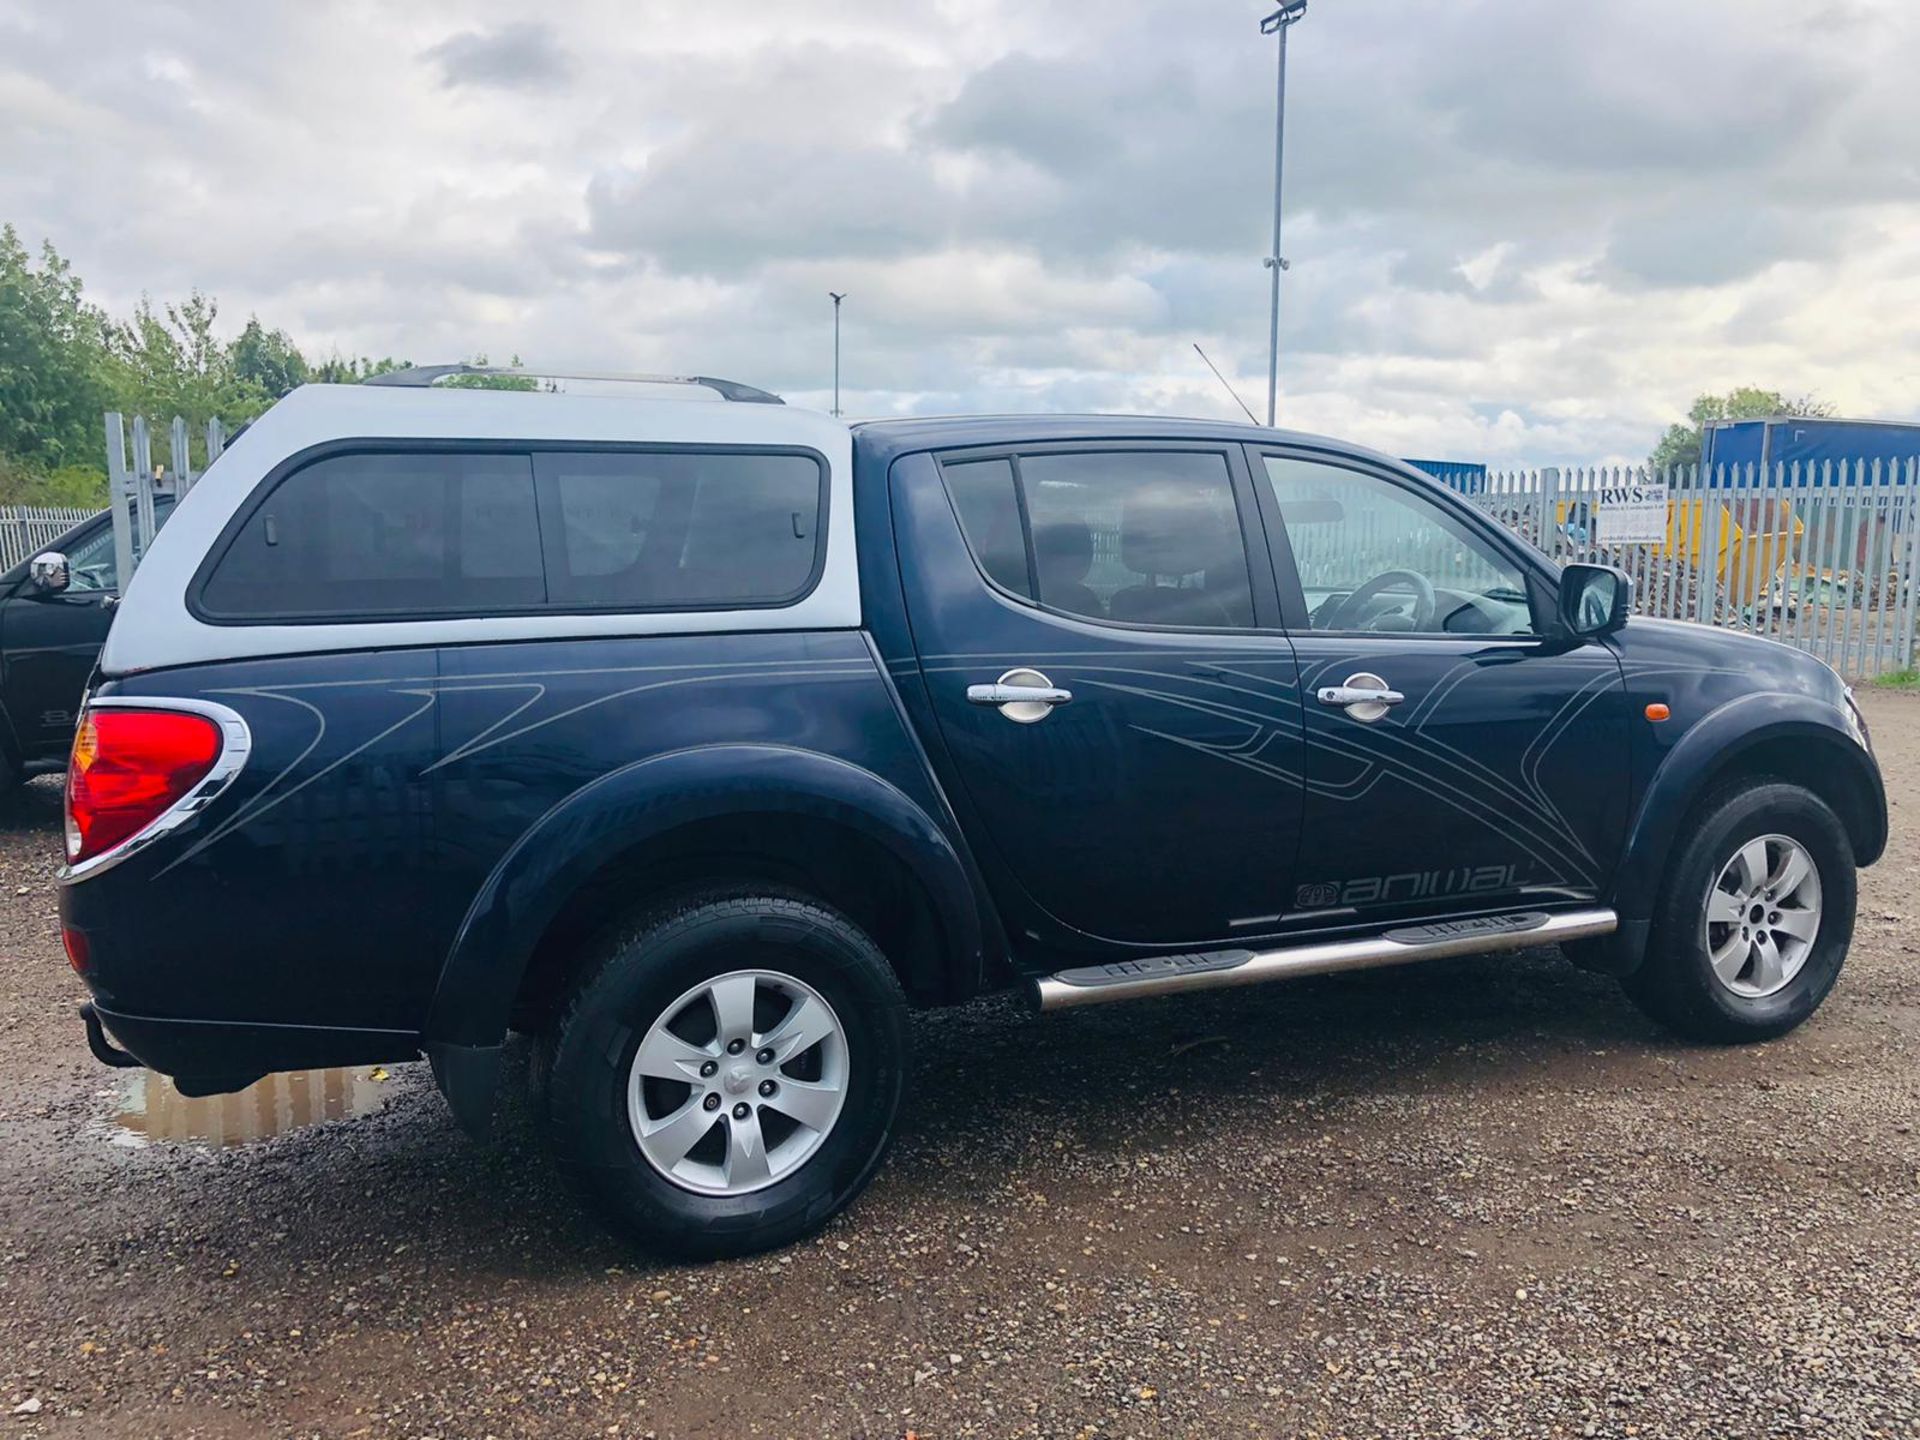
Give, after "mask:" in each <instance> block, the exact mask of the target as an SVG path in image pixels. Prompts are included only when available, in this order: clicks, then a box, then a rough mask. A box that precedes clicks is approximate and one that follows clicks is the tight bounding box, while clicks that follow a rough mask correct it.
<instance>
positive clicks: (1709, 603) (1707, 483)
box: [1695, 468, 1726, 625]
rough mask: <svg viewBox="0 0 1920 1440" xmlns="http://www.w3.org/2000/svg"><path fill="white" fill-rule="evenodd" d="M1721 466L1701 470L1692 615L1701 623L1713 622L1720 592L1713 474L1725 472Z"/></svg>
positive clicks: (1709, 623) (1718, 538) (1719, 518)
mask: <svg viewBox="0 0 1920 1440" xmlns="http://www.w3.org/2000/svg"><path fill="white" fill-rule="evenodd" d="M1725 473H1726V472H1725V471H1724V470H1721V469H1718V468H1716V469H1715V470H1714V471H1713V472H1712V474H1704V473H1703V474H1702V476H1701V481H1702V484H1701V487H1700V564H1699V570H1700V598H1699V604H1700V612H1699V614H1698V615H1697V616H1696V617H1695V618H1697V619H1698V620H1699V621H1700V623H1701V624H1702V625H1711V624H1712V623H1713V614H1714V607H1715V603H1716V601H1717V600H1718V599H1719V593H1720V521H1721V513H1720V502H1719V500H1717V499H1716V498H1715V496H1714V492H1715V490H1716V489H1717V488H1718V487H1716V486H1715V484H1714V477H1715V476H1720V475H1724V474H1725Z"/></svg>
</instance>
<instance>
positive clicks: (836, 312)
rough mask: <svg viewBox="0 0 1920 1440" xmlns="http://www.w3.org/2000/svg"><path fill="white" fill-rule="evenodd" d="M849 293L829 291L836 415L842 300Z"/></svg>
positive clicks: (838, 388)
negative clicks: (831, 303) (831, 299)
mask: <svg viewBox="0 0 1920 1440" xmlns="http://www.w3.org/2000/svg"><path fill="white" fill-rule="evenodd" d="M847 293H848V292H847V291H845V290H842V291H840V292H839V293H838V294H834V292H833V291H831V290H829V291H828V292H827V294H828V295H830V296H832V297H833V413H834V414H835V415H836V416H837V415H839V413H840V302H841V301H842V300H844V299H846V298H847Z"/></svg>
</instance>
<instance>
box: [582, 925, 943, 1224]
mask: <svg viewBox="0 0 1920 1440" xmlns="http://www.w3.org/2000/svg"><path fill="white" fill-rule="evenodd" d="M906 1035H907V1019H906V1001H905V997H904V996H903V995H902V993H901V990H900V984H899V981H898V980H897V979H896V978H895V976H894V973H893V970H892V967H891V966H889V965H888V964H887V960H886V957H885V956H883V955H882V954H881V953H880V951H879V950H878V949H877V948H876V947H875V945H874V944H873V942H872V941H871V940H870V939H868V938H867V936H866V935H865V934H864V933H863V932H862V931H861V930H860V929H859V928H858V927H857V926H855V925H854V924H853V923H852V922H850V921H849V920H847V919H846V917H845V916H842V915H840V914H837V913H836V912H834V911H832V910H829V909H827V908H826V907H824V906H821V905H817V904H813V903H810V902H807V901H803V900H796V899H788V898H780V897H774V896H766V895H757V896H744V897H737V898H711V897H708V898H703V899H700V900H695V901H690V902H688V903H686V904H684V905H682V906H679V907H677V908H673V909H669V910H667V911H662V912H656V913H654V914H652V915H650V916H648V917H646V918H644V919H642V920H639V921H637V922H635V923H633V924H631V925H629V926H626V927H623V928H622V929H620V930H618V931H616V932H615V933H613V934H612V935H611V936H609V937H608V939H607V940H606V942H605V944H604V947H603V950H602V953H601V954H600V955H599V957H598V959H597V963H595V964H593V965H592V966H590V967H589V969H588V971H587V973H586V974H585V976H584V977H583V978H582V980H581V981H580V983H579V985H578V987H577V988H576V989H575V990H574V992H573V994H572V997H571V999H570V1000H569V1002H568V1004H567V1006H566V1007H565V1009H564V1011H563V1012H562V1014H561V1017H560V1020H559V1022H558V1024H557V1027H556V1030H555V1034H554V1040H553V1063H552V1070H551V1072H550V1075H549V1077H548V1081H547V1085H546V1107H545V1110H546V1123H547V1126H548V1129H549V1132H550V1134H551V1138H552V1142H553V1148H554V1150H555V1153H556V1156H557V1158H558V1160H559V1163H560V1165H561V1167H562V1168H563V1169H564V1170H565V1171H566V1172H567V1174H568V1175H569V1176H570V1177H571V1178H572V1179H573V1180H575V1181H576V1182H578V1183H579V1184H580V1185H581V1186H582V1187H584V1189H585V1190H586V1191H587V1192H588V1194H589V1195H590V1196H591V1197H592V1198H594V1199H595V1200H597V1201H598V1202H599V1203H600V1204H601V1206H602V1207H603V1208H604V1209H605V1210H606V1211H607V1212H608V1214H609V1215H610V1216H611V1217H612V1218H613V1219H614V1220H615V1222H616V1223H617V1224H619V1225H620V1226H621V1227H622V1228H624V1229H625V1230H627V1231H628V1232H630V1233H631V1234H632V1235H633V1236H634V1237H635V1238H637V1239H639V1240H640V1241H641V1242H642V1243H644V1244H646V1245H647V1246H649V1247H650V1248H653V1249H656V1250H661V1251H666V1252H670V1253H673V1254H677V1255H683V1256H689V1257H695V1258H718V1257H722V1256H729V1255H743V1254H747V1253H750V1252H752V1251H755V1250H764V1249H767V1248H770V1247H772V1246H776V1245H783V1244H786V1243H788V1242H789V1241H792V1240H795V1239H798V1238H799V1237H800V1236H802V1235H805V1234H808V1233H809V1232H811V1231H813V1230H815V1229H818V1228H819V1227H820V1226H821V1225H822V1224H824V1223H825V1222H826V1221H827V1219H828V1218H829V1217H831V1216H832V1215H834V1214H835V1213H836V1212H837V1211H839V1210H840V1208H841V1207H842V1206H844V1205H846V1204H847V1203H848V1202H849V1201H851V1200H852V1199H853V1198H854V1196H856V1195H858V1194H859V1193H860V1191H861V1190H862V1189H863V1188H864V1187H865V1186H866V1184H867V1182H868V1181H869V1180H870V1179H871V1178H872V1177H873V1174H874V1171H875V1170H876V1169H877V1168H878V1166H879V1164H880V1161H881V1158H882V1157H883V1156H884V1155H885V1153H886V1149H887V1146H888V1144H889V1142H890V1141H891V1139H892V1135H893V1125H894V1119H895V1117H896V1116H897V1114H898V1113H899V1108H900V1101H901V1096H902V1093H903V1091H904V1088H905V1081H906V1073H905V1063H904V1057H905V1054H906Z"/></svg>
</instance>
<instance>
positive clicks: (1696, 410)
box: [1647, 385, 1833, 471]
mask: <svg viewBox="0 0 1920 1440" xmlns="http://www.w3.org/2000/svg"><path fill="white" fill-rule="evenodd" d="M1831 414H1833V406H1831V405H1829V404H1827V403H1826V402H1825V401H1821V400H1816V399H1814V398H1813V397H1812V396H1811V395H1802V396H1799V397H1797V398H1793V399H1789V398H1788V397H1787V396H1785V395H1782V394H1781V393H1780V392H1779V391H1778V390H1761V389H1757V388H1756V387H1754V386H1752V385H1742V386H1741V387H1740V388H1739V389H1737V390H1729V391H1728V392H1727V393H1726V394H1724V395H1702V396H1699V397H1698V398H1697V399H1695V400H1694V402H1693V407H1692V408H1691V409H1690V410H1688V411H1687V421H1688V423H1687V424H1685V425H1669V426H1668V427H1667V433H1666V434H1665V435H1662V436H1661V437H1660V443H1659V444H1658V445H1656V446H1654V447H1653V454H1652V455H1650V456H1648V457H1647V465H1648V467H1649V468H1650V469H1652V470H1655V471H1665V470H1668V469H1671V468H1672V467H1673V466H1675V465H1697V464H1699V463H1700V443H1701V440H1702V438H1703V437H1704V435H1705V433H1706V427H1707V426H1708V425H1710V424H1712V423H1713V422H1715V421H1717V420H1766V419H1770V418H1771V417H1773V416H1775V415H1814V416H1826V415H1831Z"/></svg>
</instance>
